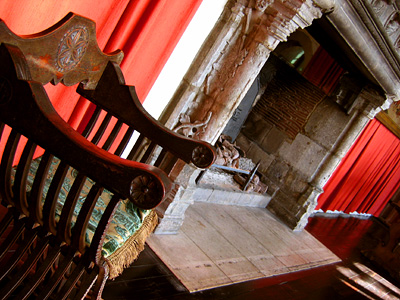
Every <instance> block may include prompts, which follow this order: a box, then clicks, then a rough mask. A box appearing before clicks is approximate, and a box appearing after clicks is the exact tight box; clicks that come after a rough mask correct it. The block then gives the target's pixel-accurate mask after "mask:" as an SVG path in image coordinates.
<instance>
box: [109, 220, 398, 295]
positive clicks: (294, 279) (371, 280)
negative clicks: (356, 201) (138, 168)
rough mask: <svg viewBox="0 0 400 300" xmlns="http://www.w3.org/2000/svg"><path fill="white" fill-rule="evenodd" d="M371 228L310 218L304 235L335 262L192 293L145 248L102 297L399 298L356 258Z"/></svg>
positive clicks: (361, 223)
mask: <svg viewBox="0 0 400 300" xmlns="http://www.w3.org/2000/svg"><path fill="white" fill-rule="evenodd" d="M373 226H374V222H373V221H371V220H360V219H355V218H342V217H339V218H336V219H332V218H325V217H314V218H312V219H311V220H310V222H309V225H308V227H307V231H308V232H310V233H311V234H313V236H315V237H316V238H317V239H318V240H319V241H321V242H322V243H323V244H324V245H326V246H327V247H328V248H329V249H331V250H332V251H333V252H334V253H335V254H336V255H337V256H339V257H340V258H341V259H342V262H341V263H338V264H331V265H327V266H323V267H319V268H312V269H309V270H302V271H298V272H292V273H289V274H285V275H280V276H272V277H268V278H261V279H257V280H252V281H247V282H242V283H238V284H233V285H228V286H224V287H219V288H214V289H210V290H205V291H201V292H196V293H189V292H188V291H187V289H186V288H185V287H184V286H183V285H182V284H181V283H180V282H179V280H177V278H176V277H175V276H174V275H173V274H172V272H171V271H170V270H169V269H168V268H167V267H166V266H165V264H164V263H163V262H162V261H161V260H160V259H159V258H158V257H157V255H155V253H154V252H153V251H152V250H151V249H150V248H149V247H146V249H145V251H143V252H142V254H141V255H140V257H139V259H138V260H137V261H136V262H135V263H134V264H133V265H132V266H131V267H130V268H128V269H126V271H125V272H124V273H123V274H122V275H121V276H120V277H118V278H117V279H115V280H114V281H110V282H108V283H107V284H106V287H105V290H104V293H103V298H104V299H105V300H111V299H113V300H124V299H178V300H179V299H237V300H239V299H274V300H281V299H282V300H283V299H285V300H287V299H290V300H300V299H305V300H314V299H315V300H319V299H321V300H327V299H328V300H329V299H332V300H333V299H335V300H337V299H339V300H340V299H346V300H350V299H351V300H357V299H400V291H399V290H398V289H397V287H396V286H394V285H391V282H390V281H391V278H390V277H389V276H388V275H387V274H385V272H384V271H382V270H379V269H377V268H376V266H373V265H371V264H370V263H369V261H367V260H365V259H364V258H363V257H362V256H361V255H360V249H365V247H369V246H370V244H371V243H372V242H373V241H371V239H372V240H373V237H371V234H370V230H371V227H373ZM176 255H177V256H179V255H180V253H179V252H177V253H176ZM376 272H379V274H377V273H376ZM392 283H393V281H392ZM394 283H395V282H394ZM395 284H396V283H395Z"/></svg>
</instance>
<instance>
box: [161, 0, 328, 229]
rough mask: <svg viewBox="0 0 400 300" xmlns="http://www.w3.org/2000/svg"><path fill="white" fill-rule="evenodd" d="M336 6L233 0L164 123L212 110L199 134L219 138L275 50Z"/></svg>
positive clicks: (306, 0)
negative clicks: (294, 33) (296, 32)
mask: <svg viewBox="0 0 400 300" xmlns="http://www.w3.org/2000/svg"><path fill="white" fill-rule="evenodd" d="M332 8H333V1H331V0H316V1H312V0H286V1H284V0H275V1H274V0H228V2H227V4H226V6H225V9H224V11H223V13H222V15H221V17H220V19H219V21H218V22H217V24H216V25H215V27H214V29H213V30H212V32H211V33H210V35H209V37H208V38H207V40H206V41H205V43H204V44H203V46H202V48H201V49H200V51H199V53H198V54H197V56H196V58H195V59H194V61H193V63H192V65H191V67H190V69H189V71H188V72H187V74H186V75H185V77H184V78H183V80H182V82H181V84H180V86H179V87H178V89H177V91H176V92H175V94H174V96H173V98H172V99H171V102H170V103H169V105H168V108H167V109H166V110H165V111H164V113H163V115H162V116H161V118H160V120H161V122H163V123H164V124H166V126H167V127H169V128H176V127H177V125H178V124H177V123H178V121H179V119H180V116H181V115H182V114H184V115H187V116H189V117H190V120H192V121H200V120H204V119H206V118H207V116H208V115H210V113H211V115H212V117H211V119H210V120H209V122H208V124H207V127H206V128H205V129H204V130H203V132H202V134H201V135H200V136H199V138H200V139H202V140H205V141H208V142H211V143H213V142H215V141H216V140H217V138H218V137H219V136H220V134H221V132H222V130H223V129H224V127H225V125H226V124H227V122H228V121H229V119H230V118H231V116H232V114H233V113H234V111H235V109H236V108H237V106H238V105H239V103H240V101H241V100H242V99H243V97H244V96H245V94H246V93H247V91H248V89H249V88H250V86H251V85H252V83H253V81H254V80H255V78H256V76H257V75H258V73H259V71H260V70H261V68H262V67H263V65H264V63H265V62H266V61H267V59H268V57H269V55H270V53H271V51H273V50H274V49H275V48H276V47H277V45H278V44H279V43H280V42H283V41H286V39H287V38H288V36H289V35H290V34H291V33H293V32H294V31H296V30H297V29H298V28H305V27H307V26H309V25H311V23H312V21H313V20H314V19H316V18H320V17H321V16H322V15H323V13H324V12H325V11H331V10H332ZM188 168H189V166H188V167H186V168H185V171H184V172H187V171H188V170H187V169H188ZM190 177H191V176H185V178H190ZM185 178H184V177H182V176H180V177H178V181H179V180H181V181H179V182H178V184H179V185H181V186H182V187H183V188H186V187H187V186H188V181H187V179H185ZM179 198H181V199H186V198H187V197H186V196H185V194H183V195H181V196H180V197H178V198H176V199H175V200H174V202H175V203H174V205H173V206H171V207H174V208H175V207H176V205H177V202H179ZM183 213H184V210H183ZM168 215H169V212H168V209H167V210H166V212H165V214H164V220H163V222H164V221H166V222H168V221H167V220H168ZM171 215H172V211H171ZM182 219H183V216H182ZM174 220H175V221H176V214H175V215H174ZM175 223H176V222H175ZM161 225H162V224H161ZM162 227H163V226H160V227H159V228H162ZM159 231H161V230H159ZM165 231H166V232H169V233H170V232H171V230H169V231H168V230H165ZM159 233H163V232H159Z"/></svg>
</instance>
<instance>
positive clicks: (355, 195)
mask: <svg viewBox="0 0 400 300" xmlns="http://www.w3.org/2000/svg"><path fill="white" fill-rule="evenodd" d="M399 183H400V140H399V139H398V138H397V137H396V136H395V135H394V134H393V133H392V132H390V131H389V130H388V129H387V128H386V127H385V126H384V125H383V124H382V123H380V122H379V121H377V120H372V121H370V122H369V124H368V125H367V126H366V128H365V129H364V131H363V132H362V133H361V135H360V137H359V138H358V139H357V141H356V142H355V143H354V145H353V146H352V147H351V149H350V150H349V152H348V153H347V154H346V156H345V157H344V158H343V160H342V162H341V164H340V165H339V167H338V168H337V169H336V170H335V172H334V173H333V174H332V177H331V178H330V179H329V181H328V182H327V184H326V185H325V187H324V191H325V192H324V193H323V194H322V195H321V196H320V197H319V198H318V206H317V209H322V210H323V211H327V210H332V211H334V210H337V211H342V212H345V213H350V212H358V213H367V214H372V215H374V216H379V214H380V212H381V211H382V209H383V208H384V207H385V205H386V204H387V202H388V201H389V199H390V198H391V197H392V196H393V194H394V193H395V191H396V190H397V189H398V188H399V185H400V184H399Z"/></svg>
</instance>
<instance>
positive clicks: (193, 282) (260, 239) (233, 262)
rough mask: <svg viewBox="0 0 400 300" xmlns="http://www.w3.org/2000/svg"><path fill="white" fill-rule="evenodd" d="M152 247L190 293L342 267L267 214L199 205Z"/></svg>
mask: <svg viewBox="0 0 400 300" xmlns="http://www.w3.org/2000/svg"><path fill="white" fill-rule="evenodd" d="M148 244H149V246H150V248H151V249H152V250H153V251H154V252H155V253H156V254H157V256H158V257H159V258H160V259H161V260H162V261H163V262H164V263H165V264H166V265H167V267H168V269H170V270H171V271H172V272H173V274H174V275H175V276H176V277H177V278H178V279H179V281H180V282H181V283H182V284H183V285H184V286H185V287H186V288H187V289H188V290H189V291H190V292H194V291H200V290H205V289H209V288H214V287H218V286H223V285H228V284H232V283H238V282H242V281H248V280H254V279H258V278H263V277H269V276H274V275H279V274H285V273H289V272H294V271H299V270H303V269H309V268H312V267H316V266H322V265H327V264H331V263H334V262H339V261H340V259H339V258H338V257H337V256H336V255H334V254H333V253H332V252H331V251H330V250H329V249H328V248H326V247H325V246H324V245H323V244H321V243H320V242H319V241H318V240H317V239H315V238H314V237H313V236H312V235H311V234H309V233H308V232H306V231H302V232H293V231H291V230H289V229H288V228H287V226H285V225H284V224H283V223H282V222H280V221H279V220H278V219H277V218H276V217H274V216H273V215H272V214H271V213H270V212H269V211H268V210H266V209H265V208H254V207H242V206H232V205H221V204H211V203H201V202H195V203H194V204H192V205H191V206H190V207H189V208H188V210H187V211H186V213H185V221H184V223H183V225H182V227H181V229H180V230H179V233H178V234H175V235H153V236H151V238H149V239H148ZM177 253H179V255H177Z"/></svg>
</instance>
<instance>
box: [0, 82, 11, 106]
mask: <svg viewBox="0 0 400 300" xmlns="http://www.w3.org/2000/svg"><path fill="white" fill-rule="evenodd" d="M11 97H12V87H11V83H10V82H9V81H8V79H7V78H5V77H0V105H4V104H7V103H8V102H9V101H10V100H11Z"/></svg>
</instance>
